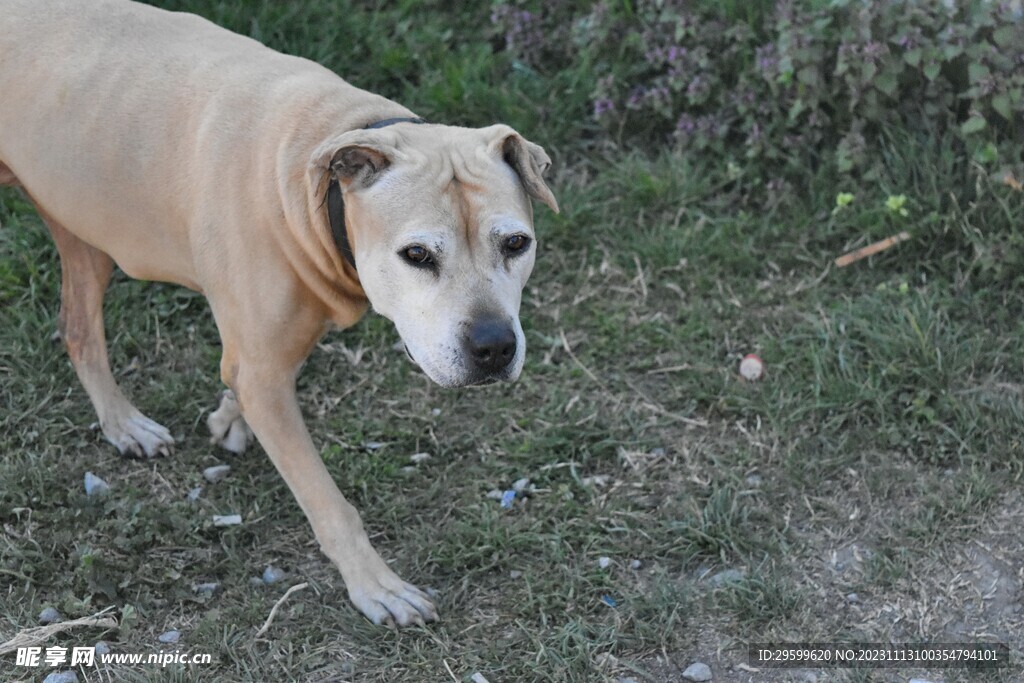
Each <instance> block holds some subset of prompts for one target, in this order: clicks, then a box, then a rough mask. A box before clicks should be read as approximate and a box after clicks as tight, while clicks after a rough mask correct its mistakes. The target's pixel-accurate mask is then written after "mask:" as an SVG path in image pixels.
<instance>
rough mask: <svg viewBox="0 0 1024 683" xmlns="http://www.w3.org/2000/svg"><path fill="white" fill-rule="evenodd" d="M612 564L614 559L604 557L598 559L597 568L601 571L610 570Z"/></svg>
mask: <svg viewBox="0 0 1024 683" xmlns="http://www.w3.org/2000/svg"><path fill="white" fill-rule="evenodd" d="M611 563H612V558H610V557H606V556H604V555H602V556H601V557H599V558H597V566H598V567H600V568H601V569H608V567H609V566H611Z"/></svg>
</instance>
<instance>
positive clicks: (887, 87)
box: [875, 71, 899, 97]
mask: <svg viewBox="0 0 1024 683" xmlns="http://www.w3.org/2000/svg"><path fill="white" fill-rule="evenodd" d="M875 87H876V88H878V89H879V90H881V91H882V92H883V93H885V94H886V95H888V96H889V97H894V96H895V95H896V91H897V90H898V89H899V79H898V78H896V73H895V72H894V71H883V72H882V73H880V74H878V78H876V79H875Z"/></svg>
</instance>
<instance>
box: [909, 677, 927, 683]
mask: <svg viewBox="0 0 1024 683" xmlns="http://www.w3.org/2000/svg"><path fill="white" fill-rule="evenodd" d="M907 683H932V682H931V681H929V680H928V679H926V678H911V679H910V680H909V681H907Z"/></svg>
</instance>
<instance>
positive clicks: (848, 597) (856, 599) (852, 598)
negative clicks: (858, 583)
mask: <svg viewBox="0 0 1024 683" xmlns="http://www.w3.org/2000/svg"><path fill="white" fill-rule="evenodd" d="M846 602H860V596H859V595H857V594H856V593H847V594H846Z"/></svg>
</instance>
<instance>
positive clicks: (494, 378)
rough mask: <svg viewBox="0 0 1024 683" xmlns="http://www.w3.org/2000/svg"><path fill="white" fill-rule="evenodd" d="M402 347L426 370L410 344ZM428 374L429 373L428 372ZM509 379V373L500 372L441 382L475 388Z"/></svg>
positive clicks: (413, 362) (411, 360)
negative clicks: (414, 354) (410, 347)
mask: <svg viewBox="0 0 1024 683" xmlns="http://www.w3.org/2000/svg"><path fill="white" fill-rule="evenodd" d="M402 347H403V348H404V349H405V355H406V356H407V357H408V358H409V362H410V363H412V364H413V365H415V366H416V367H418V368H420V369H421V370H424V368H423V366H422V365H420V364H419V362H418V361H417V360H416V358H415V356H413V355H412V351H410V350H409V345H408V344H405V343H404V342H403V344H402ZM428 375H429V373H428ZM509 379H510V378H509V377H508V375H507V373H504V372H499V373H497V374H494V375H486V376H482V377H472V378H469V379H468V380H461V381H456V382H453V383H450V384H449V383H444V382H442V383H441V384H442V385H443V386H450V387H465V388H470V389H473V388H478V387H486V386H490V385H492V384H498V383H500V382H506V381H508V380H509Z"/></svg>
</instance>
